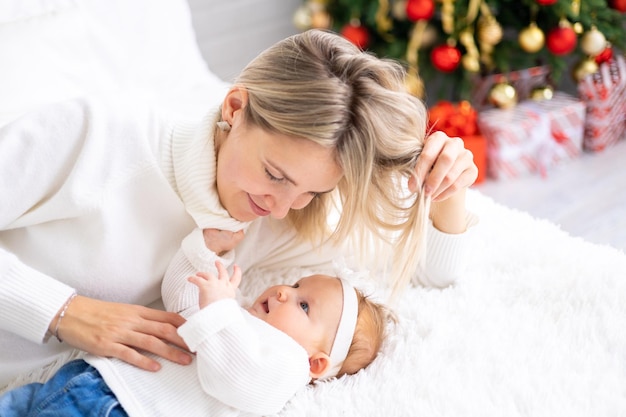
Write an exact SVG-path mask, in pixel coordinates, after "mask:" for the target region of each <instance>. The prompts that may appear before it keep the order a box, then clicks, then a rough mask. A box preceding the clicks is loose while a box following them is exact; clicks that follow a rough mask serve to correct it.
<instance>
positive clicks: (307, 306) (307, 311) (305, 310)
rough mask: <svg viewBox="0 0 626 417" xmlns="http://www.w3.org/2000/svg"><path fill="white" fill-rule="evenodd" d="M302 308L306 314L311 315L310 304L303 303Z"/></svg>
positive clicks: (301, 303)
mask: <svg viewBox="0 0 626 417" xmlns="http://www.w3.org/2000/svg"><path fill="white" fill-rule="evenodd" d="M300 308H302V310H304V312H305V313H307V314H309V303H307V302H304V301H301V302H300Z"/></svg>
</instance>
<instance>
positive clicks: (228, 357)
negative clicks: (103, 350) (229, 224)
mask: <svg viewBox="0 0 626 417" xmlns="http://www.w3.org/2000/svg"><path fill="white" fill-rule="evenodd" d="M183 246H184V245H183ZM217 253H220V252H217ZM213 255H214V257H215V259H214V265H215V267H216V270H215V271H214V273H210V272H207V273H203V272H199V273H197V274H195V275H193V276H189V277H188V278H187V279H185V282H186V284H184V283H182V282H178V283H175V285H169V286H168V285H167V283H166V282H164V285H163V288H162V291H163V299H164V300H165V302H166V306H168V309H171V308H170V307H171V306H172V305H179V306H180V305H185V301H184V300H190V299H191V298H193V299H195V301H194V303H193V304H194V305H193V306H190V305H189V304H187V306H188V307H189V308H187V309H184V310H183V311H180V312H181V314H183V316H185V317H186V318H187V322H186V323H185V324H183V325H182V326H181V327H180V328H179V329H178V332H179V334H180V335H181V337H182V338H183V339H184V340H185V343H187V345H188V347H189V349H190V350H191V351H192V352H195V353H196V358H195V359H194V363H193V364H192V365H190V366H181V365H178V364H174V363H171V362H164V363H163V364H162V367H161V370H160V371H158V372H147V371H144V370H141V369H139V368H136V367H134V366H132V365H129V364H127V363H126V362H122V361H120V360H117V359H109V358H103V357H95V356H87V357H86V358H85V359H84V360H77V361H73V362H70V363H68V364H66V365H65V366H64V367H62V368H61V369H60V370H59V371H58V372H57V373H56V374H55V375H54V376H53V377H52V378H51V379H50V380H49V381H48V382H46V383H45V384H37V383H35V384H28V385H25V386H23V387H19V388H17V389H15V390H12V391H9V392H7V393H6V394H5V395H4V396H2V397H0V415H2V416H3V417H12V416H21V415H26V414H28V413H29V412H31V410H34V409H39V410H40V412H41V410H43V409H45V410H48V411H50V412H56V413H58V414H59V415H84V416H92V415H93V416H96V415H98V416H107V417H118V416H130V417H135V416H137V417H138V416H172V415H180V414H184V415H186V416H191V417H193V416H203V417H204V416H207V415H220V416H224V415H226V416H231V415H232V416H236V415H250V414H252V415H265V414H275V413H277V412H278V411H280V410H281V409H282V408H283V407H284V405H285V404H286V402H287V401H288V400H289V399H290V398H291V397H292V396H293V395H294V394H295V393H296V392H297V391H298V390H299V389H301V388H302V387H304V386H306V385H307V384H308V383H310V382H311V381H312V380H322V379H327V378H331V377H338V376H341V375H344V374H353V373H355V372H357V371H358V370H360V369H362V368H364V367H366V366H367V365H368V364H370V363H371V362H372V361H373V360H374V358H375V357H376V355H377V353H378V351H379V349H380V346H381V344H382V340H383V336H384V328H385V321H386V320H387V312H386V310H385V309H384V307H382V306H381V305H379V304H377V303H374V302H372V301H371V300H369V299H368V298H367V297H365V296H364V295H363V294H362V293H361V292H360V291H358V290H356V289H355V288H354V287H352V286H351V285H350V284H349V283H348V282H347V281H346V280H345V279H343V278H337V277H331V276H326V275H311V276H307V277H304V278H301V279H300V280H298V281H297V282H296V283H295V284H293V285H277V286H272V287H270V288H267V289H266V290H265V291H264V292H263V293H262V294H261V295H260V296H259V297H258V298H257V299H256V300H255V301H254V302H253V303H252V305H250V306H248V307H247V308H242V307H241V306H240V304H239V303H238V302H237V301H236V296H237V292H238V291H237V289H238V286H239V283H240V281H241V270H240V269H239V268H238V267H237V266H236V265H235V266H234V267H233V273H232V275H229V273H228V271H227V269H226V267H225V266H224V265H223V263H222V262H226V261H227V260H226V258H220V257H218V256H217V255H216V254H215V253H214V254H213ZM175 275H176V274H172V276H175ZM170 278H171V277H170ZM166 279H167V277H166ZM170 283H171V282H170ZM183 284H184V285H183ZM181 289H182V291H181ZM174 290H176V291H178V293H177V294H175V295H174V294H169V293H168V292H170V291H174ZM181 293H182V294H181ZM168 300H169V302H168ZM181 300H182V301H181ZM181 303H182V304H181Z"/></svg>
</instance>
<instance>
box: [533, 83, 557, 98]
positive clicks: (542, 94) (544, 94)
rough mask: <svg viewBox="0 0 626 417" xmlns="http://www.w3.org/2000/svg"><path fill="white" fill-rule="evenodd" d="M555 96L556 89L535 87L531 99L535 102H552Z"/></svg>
mask: <svg viewBox="0 0 626 417" xmlns="http://www.w3.org/2000/svg"><path fill="white" fill-rule="evenodd" d="M553 96H554V89H553V88H552V87H550V86H549V85H547V86H543V87H535V88H533V90H532V91H531V92H530V98H531V99H532V100H535V101H543V100H550V99H552V97H553Z"/></svg>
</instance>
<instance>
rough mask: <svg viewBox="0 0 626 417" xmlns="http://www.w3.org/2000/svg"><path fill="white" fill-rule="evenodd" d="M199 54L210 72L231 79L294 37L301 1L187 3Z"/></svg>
mask: <svg viewBox="0 0 626 417" xmlns="http://www.w3.org/2000/svg"><path fill="white" fill-rule="evenodd" d="M188 1H189V6H190V8H191V12H192V19H193V25H194V27H195V30H196V36H197V38H198V44H199V46H200V50H201V51H202V54H203V56H204V59H205V60H206V61H207V63H208V65H209V68H210V69H211V71H213V72H214V73H215V74H217V75H218V76H219V77H220V78H222V79H223V80H225V81H232V79H233V78H234V77H235V76H236V75H237V74H238V73H239V71H240V70H241V69H242V68H243V67H244V66H245V65H246V64H247V63H248V61H250V60H251V59H252V58H254V57H255V56H256V55H257V54H258V53H259V52H261V51H262V50H264V49H265V48H267V47H268V46H270V45H272V44H273V43H274V42H276V41H278V40H280V39H282V38H284V37H286V36H289V35H292V34H294V33H297V32H298V30H297V29H296V28H295V27H294V25H293V23H292V20H293V19H292V18H293V14H294V12H295V10H296V9H297V8H298V6H300V5H301V4H302V3H303V0H220V1H217V0H188Z"/></svg>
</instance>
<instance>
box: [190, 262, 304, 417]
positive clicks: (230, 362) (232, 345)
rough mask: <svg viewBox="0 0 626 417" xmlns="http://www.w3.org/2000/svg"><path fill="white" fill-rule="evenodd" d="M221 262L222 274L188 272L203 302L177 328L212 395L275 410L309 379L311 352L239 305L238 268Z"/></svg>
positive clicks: (257, 410) (249, 408) (250, 408)
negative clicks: (237, 298)
mask: <svg viewBox="0 0 626 417" xmlns="http://www.w3.org/2000/svg"><path fill="white" fill-rule="evenodd" d="M216 266H217V269H218V271H219V274H218V276H217V277H216V276H215V275H212V274H204V273H198V274H196V275H195V276H193V277H189V281H190V282H192V283H193V284H195V285H197V286H198V288H199V293H200V294H199V298H200V304H201V305H202V306H203V307H202V308H201V310H200V311H199V312H197V313H196V314H193V315H192V316H190V317H189V318H188V320H187V322H186V323H185V324H183V325H182V326H181V327H180V328H179V329H178V332H179V334H180V335H181V337H182V338H183V340H185V343H187V344H188V346H189V348H190V350H191V351H192V352H196V353H197V365H196V366H197V373H198V379H199V380H200V383H201V385H202V388H203V390H204V391H205V392H206V393H207V394H208V395H211V396H212V397H214V398H217V399H218V400H220V401H221V402H223V403H224V404H227V405H229V406H231V407H233V408H236V409H238V410H242V411H246V412H250V413H253V414H259V415H268V414H275V413H277V412H279V411H280V410H281V409H282V408H283V407H284V406H285V404H286V403H287V401H289V399H290V398H291V397H292V396H293V395H294V394H295V393H296V392H297V391H298V390H299V389H301V388H302V387H304V386H305V385H306V384H308V382H309V381H310V376H309V361H308V355H307V352H306V351H305V349H304V348H302V347H301V346H300V345H299V344H298V343H296V342H295V341H294V340H293V339H292V338H291V337H289V336H287V335H286V334H285V333H283V332H281V331H280V330H278V329H276V328H274V327H272V326H270V325H269V324H267V323H265V322H264V321H261V320H259V319H257V318H255V317H252V316H251V315H250V314H248V313H247V312H246V311H245V310H243V309H242V308H241V307H239V305H238V304H237V303H236V302H235V300H234V295H235V292H236V289H237V285H238V284H239V282H240V280H241V271H240V270H239V268H237V267H235V271H234V272H233V275H232V277H229V276H228V272H227V271H226V268H224V267H223V266H222V265H221V264H220V263H219V262H216ZM268 382H269V383H268Z"/></svg>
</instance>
